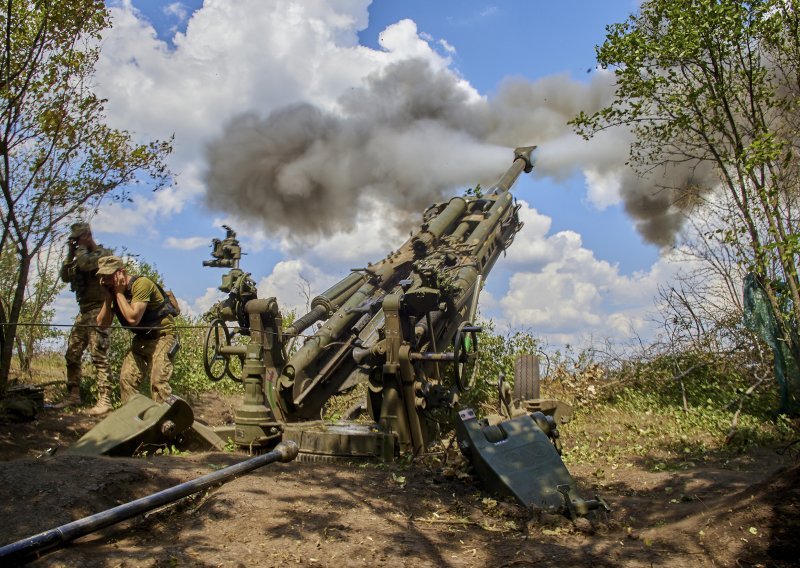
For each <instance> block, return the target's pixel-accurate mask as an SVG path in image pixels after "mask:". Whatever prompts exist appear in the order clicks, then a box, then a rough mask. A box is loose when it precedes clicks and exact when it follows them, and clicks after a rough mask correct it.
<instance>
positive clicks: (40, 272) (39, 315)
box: [0, 247, 64, 373]
mask: <svg viewBox="0 0 800 568" xmlns="http://www.w3.org/2000/svg"><path fill="white" fill-rule="evenodd" d="M61 258H62V256H61V255H60V254H59V253H58V250H57V249H55V248H52V247H50V248H48V249H46V250H44V251H42V252H41V254H39V255H38V256H37V257H36V259H34V263H35V266H34V267H33V269H34V276H33V278H32V279H31V282H29V285H28V286H27V290H26V291H25V298H24V301H23V304H22V310H21V311H20V318H19V320H18V322H17V323H18V324H25V327H20V328H17V334H16V338H15V347H16V352H17V353H16V354H17V359H18V360H19V368H20V371H21V372H23V373H30V371H31V361H32V359H33V355H34V351H35V349H36V347H37V346H38V345H39V343H40V342H41V341H42V340H44V339H48V338H54V337H58V336H59V335H60V332H58V331H56V330H54V329H52V328H51V327H49V325H48V324H49V323H50V322H51V320H52V318H53V316H54V314H55V311H54V310H53V309H52V308H50V307H49V306H50V304H52V302H53V300H54V299H55V297H56V296H57V295H58V293H59V292H60V291H61V290H62V289H63V288H64V283H63V282H61V279H60V278H59V275H58V266H57V265H58V263H59V262H60V261H61ZM18 260H19V259H18V258H17V256H16V255H15V254H14V253H13V251H12V250H11V248H10V247H8V248H6V250H4V251H2V253H0V302H2V303H3V304H6V305H7V304H10V303H11V297H12V296H13V293H14V284H15V280H14V278H15V275H16V273H17V264H18Z"/></svg>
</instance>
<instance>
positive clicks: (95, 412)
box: [86, 392, 114, 416]
mask: <svg viewBox="0 0 800 568" xmlns="http://www.w3.org/2000/svg"><path fill="white" fill-rule="evenodd" d="M112 408H114V407H113V406H111V397H110V396H109V394H108V393H105V392H103V393H100V396H99V397H98V399H97V404H95V405H94V406H93V407H91V408H90V409H89V410H87V411H86V414H88V415H89V416H102V415H103V414H105V413H106V412H108V411H109V410H111V409H112Z"/></svg>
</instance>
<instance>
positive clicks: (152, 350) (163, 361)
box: [114, 276, 177, 403]
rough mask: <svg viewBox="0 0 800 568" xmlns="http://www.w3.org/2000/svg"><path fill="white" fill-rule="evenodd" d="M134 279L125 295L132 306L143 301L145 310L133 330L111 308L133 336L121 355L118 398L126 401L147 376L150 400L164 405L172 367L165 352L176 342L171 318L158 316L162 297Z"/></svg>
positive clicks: (169, 391) (150, 284) (145, 281)
mask: <svg viewBox="0 0 800 568" xmlns="http://www.w3.org/2000/svg"><path fill="white" fill-rule="evenodd" d="M134 278H135V279H132V282H131V283H130V284H129V289H128V291H127V294H126V296H127V297H128V301H130V303H132V304H133V303H136V302H145V303H147V308H146V310H145V313H144V315H143V316H142V320H141V321H140V322H139V326H138V328H137V327H131V326H128V325H125V324H124V323H123V322H124V318H123V317H121V314H120V313H119V312H118V308H116V307H114V311H115V312H116V314H117V319H118V320H119V321H120V323H121V324H122V325H123V327H128V328H130V330H131V332H132V333H133V338H132V340H131V350H130V351H129V352H128V353H127V355H125V359H124V360H123V361H122V368H121V369H120V372H119V386H120V395H121V398H122V402H123V403H124V402H127V401H128V400H129V399H130V398H131V397H132V396H133V395H135V394H136V393H138V392H139V385H140V384H141V383H142V379H144V378H145V377H146V376H148V375H149V376H150V397H151V398H152V399H153V400H154V401H156V402H164V401H166V400H167V398H168V397H169V396H170V395H171V394H172V388H171V387H170V386H169V380H170V378H171V377H172V369H173V365H172V357H171V356H170V355H169V352H170V350H171V349H172V348H173V346H174V345H175V343H176V342H177V339H176V335H175V319H174V318H173V317H172V316H171V315H164V316H159V315H158V313H159V311H160V310H161V308H162V306H163V303H164V301H165V300H166V298H165V297H164V296H163V295H162V294H161V292H160V291H159V289H158V287H157V286H156V284H155V283H154V282H153V281H152V280H150V279H149V278H146V277H144V276H137V277H134Z"/></svg>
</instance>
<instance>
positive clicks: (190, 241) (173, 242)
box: [164, 237, 211, 250]
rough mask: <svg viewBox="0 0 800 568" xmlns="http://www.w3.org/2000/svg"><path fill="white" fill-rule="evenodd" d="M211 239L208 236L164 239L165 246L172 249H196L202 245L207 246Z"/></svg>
mask: <svg viewBox="0 0 800 568" xmlns="http://www.w3.org/2000/svg"><path fill="white" fill-rule="evenodd" d="M210 240H211V239H209V238H207V237H185V238H177V237H168V238H167V239H166V240H165V241H164V246H166V247H167V248H171V249H178V250H194V249H198V248H202V247H207V246H208V243H209V241H210Z"/></svg>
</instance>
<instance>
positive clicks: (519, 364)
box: [514, 354, 540, 400]
mask: <svg viewBox="0 0 800 568" xmlns="http://www.w3.org/2000/svg"><path fill="white" fill-rule="evenodd" d="M539 394H540V388H539V358H538V357H537V356H536V355H530V354H526V355H520V356H519V357H517V360H516V361H515V362H514V398H516V399H519V400H530V399H534V398H539Z"/></svg>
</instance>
